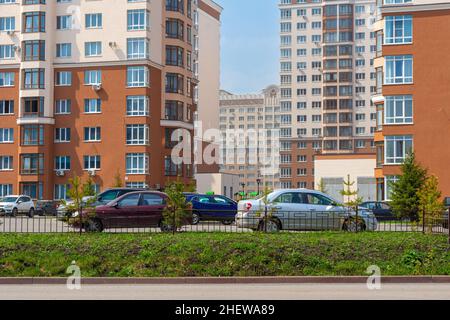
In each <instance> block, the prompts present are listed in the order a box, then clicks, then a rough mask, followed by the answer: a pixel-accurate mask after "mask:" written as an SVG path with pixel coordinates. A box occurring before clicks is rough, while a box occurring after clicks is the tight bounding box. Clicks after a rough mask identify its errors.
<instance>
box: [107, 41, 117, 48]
mask: <svg viewBox="0 0 450 320" xmlns="http://www.w3.org/2000/svg"><path fill="white" fill-rule="evenodd" d="M109 46H110V47H111V48H116V47H117V42H115V41H111V42H109Z"/></svg>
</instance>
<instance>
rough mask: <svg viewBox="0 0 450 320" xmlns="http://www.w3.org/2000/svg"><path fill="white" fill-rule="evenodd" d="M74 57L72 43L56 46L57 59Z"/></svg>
mask: <svg viewBox="0 0 450 320" xmlns="http://www.w3.org/2000/svg"><path fill="white" fill-rule="evenodd" d="M71 56H72V44H71V43H57V44H56V57H57V58H70V57H71Z"/></svg>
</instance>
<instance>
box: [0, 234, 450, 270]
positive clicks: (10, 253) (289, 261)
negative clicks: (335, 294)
mask: <svg viewBox="0 0 450 320" xmlns="http://www.w3.org/2000/svg"><path fill="white" fill-rule="evenodd" d="M448 248H449V247H448V244H447V239H446V237H445V236H440V235H422V234H420V233H400V232H399V233H393V232H392V233H388V232H373V233H369V232H365V233H358V234H351V233H332V232H324V233H322V232H320V233H281V234H259V233H248V234H246V233H242V234H227V233H182V234H177V235H175V236H172V235H170V234H83V235H82V236H79V235H76V234H1V235H0V277H24V276H28V277H37V276H40V277H52V276H59V277H65V276H67V274H66V273H65V272H66V268H67V267H68V266H69V265H70V263H71V262H72V261H76V264H77V265H78V266H79V267H80V268H81V273H82V276H83V277H181V276H183V277H194V276H196V277H201V276H203V277H204V276H213V277H219V276H221V277H227V276H320V275H322V276H325V275H343V276H349V275H367V274H366V273H365V271H366V269H367V267H369V266H370V265H377V266H379V267H380V268H381V272H382V274H383V275H450V251H449V250H448Z"/></svg>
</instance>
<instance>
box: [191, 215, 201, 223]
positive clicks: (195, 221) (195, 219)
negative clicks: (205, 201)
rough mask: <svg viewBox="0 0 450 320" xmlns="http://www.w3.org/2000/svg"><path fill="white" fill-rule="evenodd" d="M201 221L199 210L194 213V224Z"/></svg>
mask: <svg viewBox="0 0 450 320" xmlns="http://www.w3.org/2000/svg"><path fill="white" fill-rule="evenodd" d="M199 223H200V215H199V214H198V213H197V212H193V213H192V224H193V225H196V224H199Z"/></svg>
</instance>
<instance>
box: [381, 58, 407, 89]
mask: <svg viewBox="0 0 450 320" xmlns="http://www.w3.org/2000/svg"><path fill="white" fill-rule="evenodd" d="M412 82H413V58H412V56H410V55H407V56H387V57H386V67H385V78H384V83H385V84H407V83H412Z"/></svg>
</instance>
